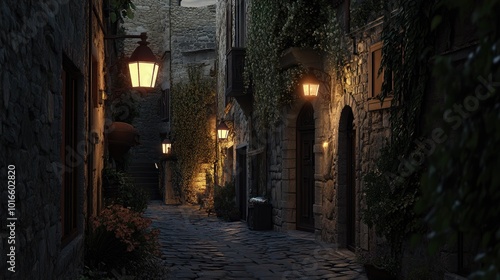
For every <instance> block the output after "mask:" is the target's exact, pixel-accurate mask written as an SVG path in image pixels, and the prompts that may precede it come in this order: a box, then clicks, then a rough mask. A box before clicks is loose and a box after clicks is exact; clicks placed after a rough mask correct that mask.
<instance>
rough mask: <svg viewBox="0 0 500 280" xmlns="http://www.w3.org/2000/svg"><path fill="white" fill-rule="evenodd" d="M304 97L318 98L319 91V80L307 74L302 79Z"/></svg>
mask: <svg viewBox="0 0 500 280" xmlns="http://www.w3.org/2000/svg"><path fill="white" fill-rule="evenodd" d="M302 88H303V90H304V96H306V97H316V96H318V91H319V80H318V79H317V78H316V77H315V76H314V75H312V74H305V75H304V77H303V78H302Z"/></svg>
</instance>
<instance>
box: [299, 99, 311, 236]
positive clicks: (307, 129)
mask: <svg viewBox="0 0 500 280" xmlns="http://www.w3.org/2000/svg"><path fill="white" fill-rule="evenodd" d="M296 198H297V229H299V230H305V231H314V213H313V204H314V109H313V107H312V105H311V104H310V103H306V104H305V105H304V107H303V108H302V110H301V112H300V114H299V117H298V118H297V193H296Z"/></svg>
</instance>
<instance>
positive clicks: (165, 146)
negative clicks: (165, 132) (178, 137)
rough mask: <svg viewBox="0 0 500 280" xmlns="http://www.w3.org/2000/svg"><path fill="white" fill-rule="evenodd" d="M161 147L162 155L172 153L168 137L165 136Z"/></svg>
mask: <svg viewBox="0 0 500 280" xmlns="http://www.w3.org/2000/svg"><path fill="white" fill-rule="evenodd" d="M161 149H162V151H163V154H164V155H169V154H171V153H172V142H170V140H169V139H168V138H165V139H164V140H163V142H161Z"/></svg>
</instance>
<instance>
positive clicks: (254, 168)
mask: <svg viewBox="0 0 500 280" xmlns="http://www.w3.org/2000/svg"><path fill="white" fill-rule="evenodd" d="M252 2H253V1H251V0H218V1H217V42H218V45H217V53H218V57H217V59H218V65H219V71H218V73H217V80H218V85H217V94H218V108H219V110H218V111H217V115H218V118H223V119H226V120H229V121H228V124H230V127H231V136H232V137H230V139H229V140H227V141H225V142H224V143H222V145H221V150H222V151H223V152H222V153H221V155H222V156H223V158H219V162H221V165H222V166H221V170H223V174H222V175H223V176H224V179H225V180H226V181H231V180H232V181H234V182H235V185H236V202H237V204H238V206H239V208H240V211H241V212H242V215H241V218H242V219H246V218H247V215H248V207H247V206H248V205H247V203H248V199H249V198H251V197H253V196H264V197H266V198H268V200H269V201H270V202H271V203H272V207H273V212H272V220H273V227H274V230H277V231H286V230H295V229H299V230H306V231H311V232H314V234H315V236H316V238H317V239H320V240H323V241H327V242H330V243H335V244H337V245H338V246H339V247H340V248H348V249H350V250H353V251H354V250H359V249H361V250H362V251H372V252H373V251H376V250H377V249H381V247H383V245H384V240H383V239H382V238H380V237H377V235H376V234H375V230H374V228H370V227H368V225H366V224H365V223H364V222H363V221H362V219H361V217H362V215H361V211H362V209H364V208H366V204H365V203H366V201H365V197H364V189H363V188H364V186H363V176H364V175H365V174H367V173H368V172H370V171H373V170H374V169H375V163H376V161H377V159H378V158H379V156H380V153H381V148H382V147H383V146H384V141H386V140H387V139H389V138H390V137H391V129H390V115H391V114H390V110H389V107H390V106H391V97H390V96H389V97H388V98H386V99H385V100H384V102H380V100H378V99H376V98H375V97H376V95H377V94H378V93H377V92H376V89H377V88H381V85H382V84H381V78H380V76H378V69H379V68H380V63H381V52H382V51H381V49H382V30H383V18H382V17H379V18H377V17H376V16H374V14H371V17H370V19H369V20H366V23H364V24H362V25H361V26H358V27H356V28H355V29H354V28H352V29H350V30H349V28H348V26H349V19H350V17H351V16H352V13H353V12H352V11H353V10H352V6H351V7H350V6H349V3H351V5H355V4H353V3H355V2H353V1H332V3H331V5H332V7H333V9H334V10H335V12H336V15H337V19H338V21H339V23H340V25H341V28H344V30H349V32H348V35H345V34H344V35H345V36H344V38H342V39H341V40H343V41H344V42H345V44H344V46H343V48H344V49H343V50H342V51H345V53H346V54H347V57H346V61H347V62H346V63H345V64H344V65H343V67H342V69H336V68H335V67H332V66H328V64H327V63H323V62H324V61H319V63H320V64H321V65H322V66H320V69H318V71H315V72H314V74H315V75H316V77H317V78H318V79H319V80H320V90H319V95H318V96H317V97H316V98H314V99H310V98H306V97H299V98H298V99H297V100H295V101H294V102H293V103H292V104H291V105H290V106H288V107H283V108H281V115H280V122H279V125H278V126H277V127H273V128H271V129H269V130H267V131H266V132H265V133H264V134H261V135H257V134H256V133H255V128H254V123H255V122H256V121H257V119H258V117H259V116H256V114H255V112H254V111H252V102H255V100H252V96H251V92H248V91H245V89H243V88H241V89H240V90H239V91H238V90H235V89H234V86H235V84H237V83H243V81H242V78H241V79H240V80H238V79H235V78H234V77H235V76H238V77H239V76H242V75H241V73H242V71H243V70H242V69H244V67H245V60H244V59H240V58H239V57H238V56H239V55H240V54H241V56H242V57H244V55H245V48H246V45H245V41H246V36H247V33H248V32H249V31H248V27H247V25H248V22H247V17H248V14H249V12H250V10H251V9H250V7H251V5H252ZM358 4H359V3H358ZM455 30H462V31H461V32H458V33H457V34H455V35H454V36H455V37H453V36H452V37H453V38H452V37H449V36H448V37H446V36H444V37H440V39H439V42H438V45H437V46H435V47H436V49H435V51H436V53H442V52H444V51H445V49H444V48H443V46H445V45H446V46H448V47H450V41H451V42H453V44H454V45H451V49H458V51H453V53H454V55H457V56H460V55H464V54H465V53H467V52H466V51H464V49H463V48H462V47H461V46H470V44H471V42H473V41H474V39H473V38H471V36H468V34H473V32H471V31H469V32H467V31H465V30H468V29H467V27H464V26H463V25H462V26H461V27H459V28H456V29H455ZM464 31H465V32H464ZM441 32H444V33H446V34H448V35H449V34H450V33H449V32H450V31H449V30H448V29H446V28H444V30H443V31H441ZM450 36H451V35H450ZM450 38H452V39H450ZM444 41H446V43H444ZM292 51H293V50H290V52H292ZM299 52H300V51H299ZM285 55H287V53H285V54H284V56H285ZM295 58H296V60H297V61H295V63H296V64H299V63H303V65H306V64H307V63H309V62H308V61H306V60H304V61H300V55H297V56H296V57H295ZM318 59H319V60H326V59H325V57H321V56H320V55H319V56H318ZM459 59H463V57H461V58H457V59H456V60H457V61H458V60H459ZM339 73H341V74H339ZM382 80H383V78H382ZM297 90H298V89H297ZM424 99H425V100H424V103H425V108H426V110H429V108H431V107H432V104H436V103H437V104H439V103H442V102H443V100H442V95H440V94H439V93H436V92H432V90H429V91H428V92H426V94H425V97H424ZM420 121H421V122H424V121H423V120H420ZM306 181H307V182H306ZM304 186H307V187H304ZM381 245H382V246H381ZM420 249H422V248H418V249H416V251H412V252H411V253H410V250H408V251H407V252H406V254H416V255H414V256H409V255H405V258H406V259H413V260H415V259H420V261H422V259H425V256H423V255H422V252H421V251H423V250H420ZM419 250H420V251H419ZM448 250H450V251H453V252H454V253H450V252H449V251H448ZM456 251H457V250H456V248H451V249H450V248H444V249H443V251H442V252H441V257H440V259H439V261H441V262H442V263H443V267H445V268H446V269H447V270H449V271H454V270H455V271H456V270H457V263H456V259H457V253H456ZM418 254H420V255H418ZM417 255H418V256H417ZM415 256H417V257H415ZM443 256H444V257H443ZM405 265H406V266H407V267H406V268H404V269H409V267H410V266H411V264H409V263H403V266H405ZM410 269H411V268H410Z"/></svg>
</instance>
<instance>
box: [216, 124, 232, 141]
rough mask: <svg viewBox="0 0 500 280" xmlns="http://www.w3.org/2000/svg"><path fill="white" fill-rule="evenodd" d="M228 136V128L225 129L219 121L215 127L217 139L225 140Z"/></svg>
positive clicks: (224, 125)
mask: <svg viewBox="0 0 500 280" xmlns="http://www.w3.org/2000/svg"><path fill="white" fill-rule="evenodd" d="M228 134H229V127H227V125H226V124H225V123H224V122H222V121H221V122H220V124H219V125H218V126H217V137H219V139H227V136H228Z"/></svg>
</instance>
